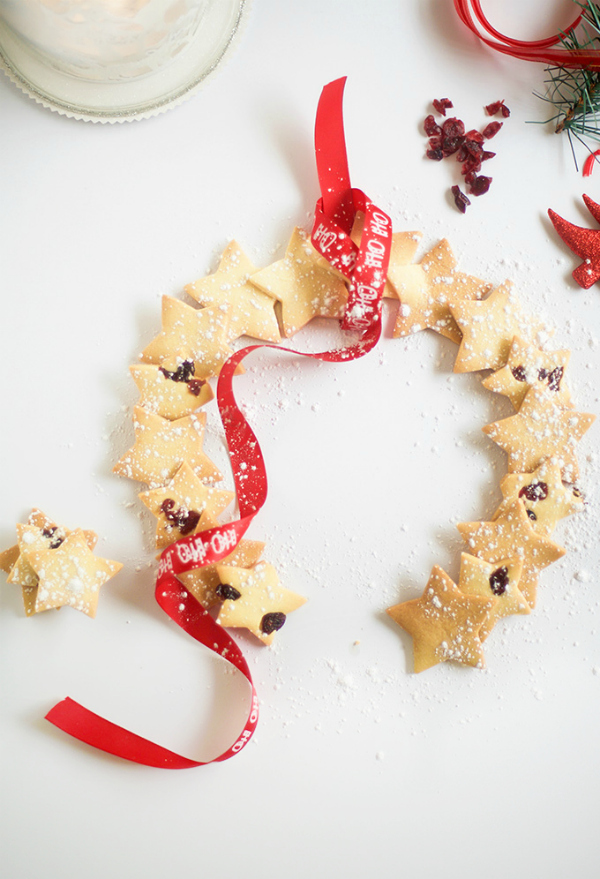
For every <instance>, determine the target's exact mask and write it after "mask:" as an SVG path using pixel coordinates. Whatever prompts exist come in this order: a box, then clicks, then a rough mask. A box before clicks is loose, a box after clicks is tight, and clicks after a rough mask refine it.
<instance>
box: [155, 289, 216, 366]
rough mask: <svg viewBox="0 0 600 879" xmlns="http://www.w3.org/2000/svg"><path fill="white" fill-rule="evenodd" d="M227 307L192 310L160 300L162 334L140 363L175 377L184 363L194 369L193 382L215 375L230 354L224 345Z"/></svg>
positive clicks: (169, 300) (175, 302) (178, 301)
mask: <svg viewBox="0 0 600 879" xmlns="http://www.w3.org/2000/svg"><path fill="white" fill-rule="evenodd" d="M230 319H231V306H229V305H212V306H210V307H209V308H193V307H192V306H191V305H186V304H185V302H181V300H179V299H172V298H171V297H170V296H163V300H162V327H163V328H162V332H161V333H160V334H159V335H158V336H156V338H155V339H153V340H152V341H151V342H150V344H149V345H146V347H145V348H144V350H143V351H142V353H141V355H140V356H141V359H142V360H143V361H144V363H154V364H158V365H159V366H162V367H164V368H165V369H167V370H168V371H169V372H173V373H177V371H178V370H179V369H181V368H182V366H183V364H184V363H186V362H188V363H189V362H191V363H193V365H194V378H198V379H207V378H211V376H213V375H218V374H219V372H220V370H221V367H222V366H223V364H224V363H225V361H226V360H227V358H228V357H229V356H230V355H231V354H233V351H232V349H231V348H230V347H229V345H228V344H227V334H228V332H229V321H230Z"/></svg>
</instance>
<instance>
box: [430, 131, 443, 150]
mask: <svg viewBox="0 0 600 879" xmlns="http://www.w3.org/2000/svg"><path fill="white" fill-rule="evenodd" d="M442 140H443V138H442V135H441V130H440V134H439V135H437V134H436V135H434V136H433V137H430V138H429V146H430V147H431V149H432V150H441V148H442Z"/></svg>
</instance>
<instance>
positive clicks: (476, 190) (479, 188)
mask: <svg viewBox="0 0 600 879" xmlns="http://www.w3.org/2000/svg"><path fill="white" fill-rule="evenodd" d="M491 182H492V178H491V177H486V176H485V175H484V174H480V175H479V177H476V178H475V180H474V181H473V182H472V183H471V186H470V188H469V192H470V193H471V195H485V193H486V192H487V191H488V189H489V188H490V184H491Z"/></svg>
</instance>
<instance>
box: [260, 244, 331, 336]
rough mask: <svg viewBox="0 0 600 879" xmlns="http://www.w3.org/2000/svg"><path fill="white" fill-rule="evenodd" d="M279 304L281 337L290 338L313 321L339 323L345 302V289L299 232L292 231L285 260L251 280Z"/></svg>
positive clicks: (261, 271) (262, 270)
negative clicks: (333, 321) (329, 320)
mask: <svg viewBox="0 0 600 879" xmlns="http://www.w3.org/2000/svg"><path fill="white" fill-rule="evenodd" d="M250 281H251V282H252V283H253V284H254V285H255V286H256V287H258V288H259V290H262V291H263V292H265V293H268V295H269V296H272V297H273V298H274V299H277V300H278V301H279V302H281V321H282V324H283V334H284V336H286V337H289V336H293V335H294V333H297V332H298V330H300V329H302V327H303V326H305V325H306V324H307V323H308V322H309V321H310V320H312V319H313V317H332V318H336V319H340V318H341V317H342V316H343V313H344V308H345V307H346V303H347V301H348V291H347V289H346V285H345V283H344V282H343V280H341V278H340V277H339V275H338V274H337V272H335V271H333V270H332V269H331V268H330V267H329V265H328V263H327V262H326V261H325V260H324V259H323V258H322V257H321V256H320V255H319V254H318V253H317V251H316V250H315V249H314V247H313V246H312V244H311V243H310V239H309V238H308V236H307V235H306V233H305V232H303V231H302V229H298V228H296V229H294V232H293V234H292V237H291V239H290V242H289V244H288V247H287V250H286V253H285V256H284V258H283V259H281V260H279V261H278V262H274V263H273V264H272V265H270V266H267V267H266V268H264V269H261V270H260V271H258V272H256V273H255V274H253V275H252V276H251V277H250Z"/></svg>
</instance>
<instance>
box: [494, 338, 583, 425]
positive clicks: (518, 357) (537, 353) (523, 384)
mask: <svg viewBox="0 0 600 879" xmlns="http://www.w3.org/2000/svg"><path fill="white" fill-rule="evenodd" d="M570 356H571V352H570V351H542V350H541V349H540V348H537V347H536V346H535V345H533V344H532V343H531V342H526V341H525V339H522V338H521V336H515V338H514V339H513V340H512V344H511V346H510V351H509V353H508V363H507V364H506V366H503V367H502V368H501V369H498V370H497V371H496V372H493V373H492V374H491V375H489V376H488V377H487V378H486V379H484V380H483V381H482V385H483V386H484V388H487V389H488V391H494V393H496V394H504V396H505V397H508V398H509V400H510V402H511V403H512V404H513V406H514V407H515V409H519V407H520V406H521V403H522V402H523V400H524V399H525V396H526V394H527V391H528V390H529V389H530V388H531V387H541V388H546V389H547V390H548V391H549V392H550V393H551V395H552V397H553V399H554V402H555V403H559V404H560V405H561V406H570V405H571V394H570V392H569V389H568V387H567V384H566V382H565V381H564V374H565V370H566V368H567V364H568V363H569V358H570Z"/></svg>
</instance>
